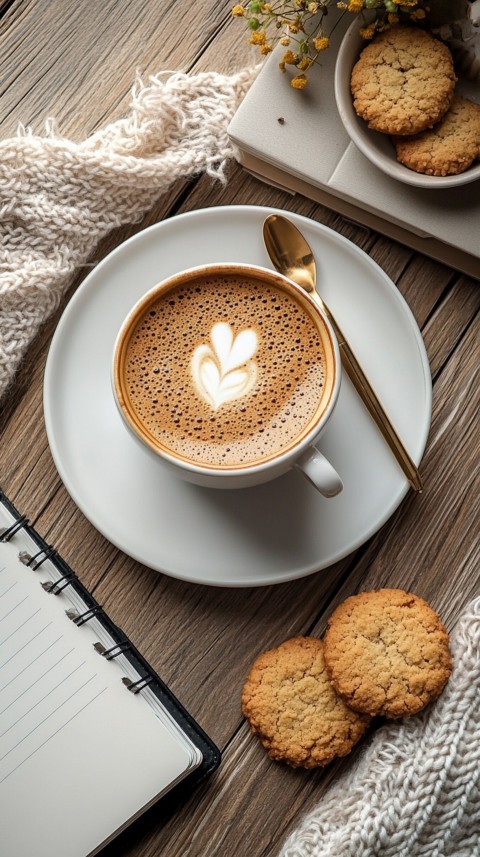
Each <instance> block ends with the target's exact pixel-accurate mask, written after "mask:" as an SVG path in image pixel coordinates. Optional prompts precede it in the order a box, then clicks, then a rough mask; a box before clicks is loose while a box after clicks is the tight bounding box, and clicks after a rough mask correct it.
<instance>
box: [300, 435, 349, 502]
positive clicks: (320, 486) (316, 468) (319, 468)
mask: <svg viewBox="0 0 480 857" xmlns="http://www.w3.org/2000/svg"><path fill="white" fill-rule="evenodd" d="M295 467H298V469H299V470H300V472H301V473H303V475H304V476H306V478H307V479H308V480H309V482H311V483H312V485H313V486H314V488H316V489H317V491H320V494H323V496H324V497H335V496H336V494H340V491H341V490H342V489H343V482H342V480H341V479H340V476H339V475H338V473H337V471H336V470H335V468H334V467H332V465H331V464H330V462H329V461H327V459H326V458H325V456H324V455H322V453H321V452H319V451H318V449H317V448H316V447H315V446H310V447H309V448H308V449H307V450H305V452H304V453H303V455H301V456H300V458H299V459H298V461H296V462H295Z"/></svg>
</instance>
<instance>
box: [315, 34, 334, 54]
mask: <svg viewBox="0 0 480 857" xmlns="http://www.w3.org/2000/svg"><path fill="white" fill-rule="evenodd" d="M329 44H330V39H329V38H328V36H319V37H318V38H317V39H314V40H313V46H314V48H315V50H316V51H325V50H326V49H327V48H328V46H329Z"/></svg>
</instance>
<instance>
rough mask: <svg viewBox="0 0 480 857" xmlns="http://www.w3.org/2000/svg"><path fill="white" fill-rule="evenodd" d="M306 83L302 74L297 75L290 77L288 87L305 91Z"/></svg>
mask: <svg viewBox="0 0 480 857" xmlns="http://www.w3.org/2000/svg"><path fill="white" fill-rule="evenodd" d="M307 83H308V81H307V78H306V77H305V75H304V74H297V76H296V77H292V79H291V81H290V86H293V88H294V89H305V87H306V85H307Z"/></svg>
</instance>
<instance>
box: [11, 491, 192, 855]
mask: <svg viewBox="0 0 480 857" xmlns="http://www.w3.org/2000/svg"><path fill="white" fill-rule="evenodd" d="M12 520H13V519H12V518H11V516H10V515H9V513H8V512H7V511H6V510H5V509H4V507H3V506H2V505H1V504H0V531H1V530H2V529H3V528H4V527H5V526H9V525H10V524H11V523H12ZM20 551H27V552H29V553H30V554H32V553H36V552H37V551H38V547H37V546H36V545H34V543H33V542H32V541H31V540H30V538H29V536H28V535H27V534H25V533H24V532H23V531H19V532H18V533H16V534H15V536H14V537H13V538H12V540H11V541H10V542H6V543H1V542H0V818H1V821H0V828H1V852H2V854H4V855H5V857H7V855H8V857H32V855H35V857H56V855H58V857H65V855H68V857H85V855H88V854H92V853H95V851H96V850H98V848H99V847H100V845H101V844H102V843H105V841H107V840H108V839H109V838H111V837H112V835H113V834H114V833H115V832H118V831H119V830H120V829H121V828H123V827H125V826H126V824H127V823H128V822H129V821H130V820H133V818H134V817H135V816H136V815H138V814H140V812H141V811H142V810H143V809H145V808H146V807H147V806H148V805H149V804H150V803H152V802H153V801H154V800H155V799H156V798H157V797H158V796H160V795H161V794H162V793H164V792H165V791H167V790H169V789H170V788H171V787H172V786H173V785H174V784H176V783H177V782H178V781H180V780H181V779H182V778H183V777H184V776H185V775H186V774H187V773H188V772H189V771H191V770H192V769H193V768H195V767H197V766H198V765H199V764H200V762H201V760H202V756H201V753H200V752H199V751H198V749H197V748H196V747H195V746H194V745H193V744H192V743H191V742H190V740H189V739H188V738H187V737H186V736H185V735H184V733H183V732H181V730H180V729H179V727H178V726H177V724H176V723H175V721H174V720H173V718H172V717H171V716H170V715H169V713H168V712H167V711H166V710H165V709H164V708H163V706H162V705H161V703H160V702H159V701H158V700H157V698H156V697H155V695H154V694H153V693H152V692H151V691H150V690H148V688H146V689H145V690H143V691H141V692H140V693H138V694H133V693H131V692H129V691H128V689H127V688H126V687H125V685H124V684H123V683H122V677H123V676H128V677H130V678H131V679H132V680H136V679H138V677H139V676H138V675H137V674H136V672H135V670H134V669H133V668H132V666H131V665H130V663H129V662H128V661H127V660H126V659H125V658H124V657H123V656H122V657H120V658H116V659H115V660H110V661H107V660H106V659H105V658H103V657H101V655H99V654H98V652H96V651H95V649H94V647H93V644H94V643H95V642H96V641H101V642H102V643H103V644H104V645H105V646H106V647H108V646H109V645H113V643H114V641H113V640H112V639H111V638H110V637H109V635H108V632H106V631H105V629H104V628H103V626H102V625H101V623H100V622H99V621H98V620H97V619H93V620H91V621H90V622H88V623H86V624H84V625H82V626H81V627H77V626H76V625H75V624H74V623H73V622H72V621H71V620H70V619H69V618H68V617H67V615H66V613H65V610H66V609H67V608H71V607H72V606H74V607H75V608H76V609H77V610H79V612H81V611H82V607H83V609H85V607H84V606H83V603H82V601H81V599H80V597H79V596H78V594H76V593H74V591H73V589H72V587H67V589H65V590H64V591H63V592H62V593H61V594H59V595H53V594H51V593H47V592H45V591H44V589H43V588H42V586H41V582H42V581H44V582H46V581H48V580H51V579H54V578H55V577H57V578H58V576H59V573H58V572H57V571H56V570H55V569H54V567H53V565H52V563H51V562H50V561H47V562H45V563H44V564H43V565H42V566H41V568H40V569H38V570H37V571H33V570H32V569H31V568H28V567H26V566H25V565H24V564H22V563H21V562H20V561H19V558H18V555H19V552H20Z"/></svg>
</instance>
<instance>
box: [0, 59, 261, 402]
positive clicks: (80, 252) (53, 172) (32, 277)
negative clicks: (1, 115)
mask: <svg viewBox="0 0 480 857" xmlns="http://www.w3.org/2000/svg"><path fill="white" fill-rule="evenodd" d="M255 74H256V69H254V68H249V69H244V70H243V71H241V72H239V73H238V74H235V75H232V76H227V75H221V74H216V73H214V72H208V73H203V74H197V75H191V76H189V75H186V74H182V73H170V72H166V73H163V74H160V75H158V76H156V77H151V78H150V79H149V81H148V83H143V82H142V81H141V80H137V82H136V84H135V86H134V88H133V93H132V104H131V110H130V112H129V114H128V116H127V117H126V118H125V119H122V120H120V121H118V122H114V123H112V124H110V125H108V126H107V127H106V128H104V129H103V130H100V131H99V132H98V133H96V134H93V135H92V136H91V137H89V138H88V139H86V140H84V141H83V142H81V143H74V142H72V141H71V140H68V139H65V138H63V137H61V136H59V135H58V134H57V133H56V130H55V127H54V124H53V122H52V121H49V122H47V129H46V134H45V136H35V135H33V134H32V133H31V132H30V131H29V130H28V129H25V128H23V127H20V128H19V131H18V134H17V136H16V137H14V138H11V139H7V140H4V141H3V142H0V236H1V241H0V399H1V398H2V396H3V394H4V393H5V391H6V389H7V386H8V385H9V383H10V382H11V380H12V378H13V375H14V372H15V370H16V368H17V366H18V363H19V362H20V359H21V358H22V356H23V354H24V353H25V351H26V349H27V347H28V345H29V343H30V342H31V340H32V339H33V337H34V336H35V334H36V333H37V331H38V329H39V328H40V326H41V324H42V323H43V322H44V321H45V320H46V319H47V317H48V316H49V315H50V314H51V313H52V312H53V310H54V309H55V307H56V306H57V305H58V303H59V301H60V298H61V296H62V294H64V292H65V290H66V289H67V287H68V285H69V284H70V282H71V280H72V278H73V274H74V272H75V269H76V268H77V267H78V266H79V265H81V264H84V263H86V261H87V259H88V257H89V255H90V254H91V253H92V251H93V249H94V247H95V246H96V244H97V243H98V241H99V240H100V239H101V238H102V237H103V236H104V235H106V233H107V232H109V231H110V230H111V229H113V228H114V227H116V226H120V225H121V224H125V223H132V222H135V221H138V220H139V219H141V217H142V216H143V214H144V213H145V212H146V211H147V210H148V209H149V208H150V207H151V206H152V205H153V203H154V201H155V200H156V199H157V197H159V196H160V195H161V194H162V193H163V192H164V191H165V190H166V189H167V188H168V187H169V186H170V185H171V184H172V182H174V181H177V180H180V179H187V178H189V177H191V176H193V175H196V174H199V173H201V172H204V171H205V172H207V173H208V174H209V175H211V176H213V177H215V178H218V179H220V180H221V181H225V176H224V170H225V165H226V161H227V159H228V158H230V157H231V156H232V155H233V149H232V146H231V143H230V141H229V139H228V136H227V132H226V131H227V125H228V123H229V121H230V119H231V118H232V116H233V114H234V113H235V111H236V109H237V107H238V104H239V102H240V101H241V99H242V97H243V95H244V94H245V92H246V91H247V89H248V87H249V86H250V84H251V83H252V81H253V79H254V76H255Z"/></svg>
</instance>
